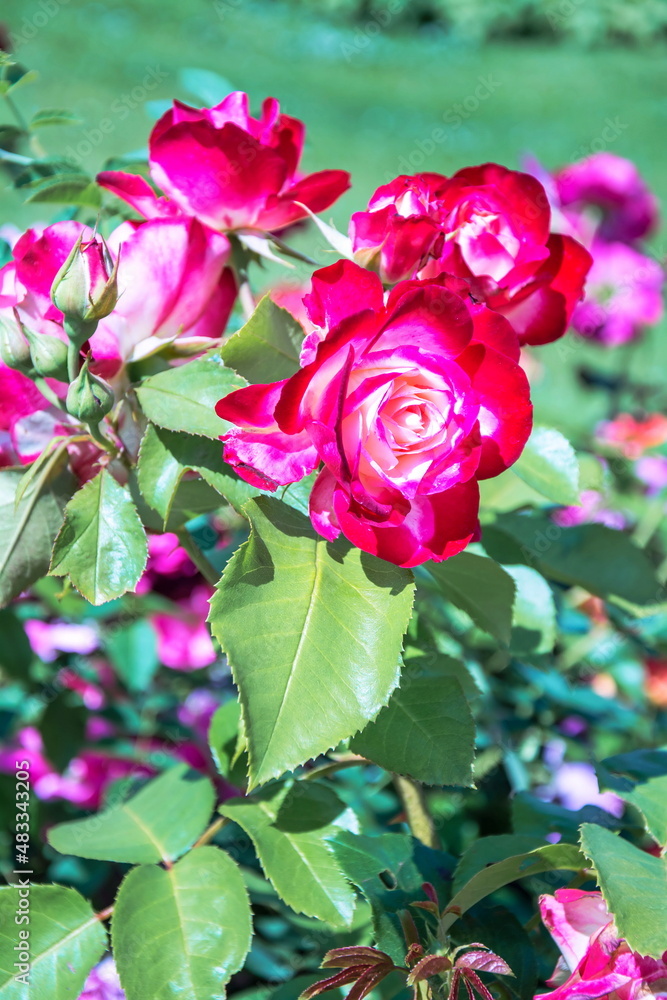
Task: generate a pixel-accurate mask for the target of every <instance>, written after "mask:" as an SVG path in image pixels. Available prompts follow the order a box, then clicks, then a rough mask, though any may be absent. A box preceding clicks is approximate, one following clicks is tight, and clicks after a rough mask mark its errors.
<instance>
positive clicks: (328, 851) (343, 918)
mask: <svg viewBox="0 0 667 1000" xmlns="http://www.w3.org/2000/svg"><path fill="white" fill-rule="evenodd" d="M220 811H221V812H222V814H223V816H226V817H227V818H228V819H233V820H234V822H235V823H238V825H239V826H240V827H242V829H243V830H245V832H246V833H247V834H248V836H249V837H250V838H251V840H252V842H253V844H254V846H255V850H256V851H257V857H258V858H259V860H260V863H261V865H262V868H263V870H264V874H265V875H266V877H267V878H268V879H269V880H270V882H271V884H272V885H273V887H274V888H275V890H276V892H277V893H278V894H279V895H280V896H281V898H282V899H284V900H285V902H286V903H287V904H288V905H289V906H291V907H292V909H294V910H296V911H297V913H305V914H306V915H307V916H311V917H318V918H319V919H320V920H326V921H327V922H328V923H330V924H333V926H345V925H349V924H350V923H351V921H352V916H353V913H354V902H355V900H354V893H353V891H352V889H351V887H350V885H349V883H348V881H347V879H346V878H345V876H344V875H343V873H342V871H341V870H340V867H339V865H338V864H337V862H336V859H335V857H334V853H333V849H332V847H331V845H330V844H329V843H328V839H329V838H331V837H333V836H335V834H336V833H338V832H339V831H341V830H345V829H350V827H354V825H355V824H356V819H355V816H354V813H353V812H352V811H351V810H349V809H347V808H346V807H345V805H344V804H343V803H342V802H341V801H340V799H339V798H338V796H337V795H336V794H335V792H334V791H333V789H331V788H330V787H328V786H327V785H324V784H321V783H319V782H315V781H298V782H295V783H294V784H290V783H271V784H270V785H269V786H268V787H267V788H265V789H262V790H260V791H259V792H256V793H255V794H254V795H252V796H250V797H249V798H246V799H232V800H231V801H230V802H227V803H225V804H224V805H223V806H222V807H221V809H220Z"/></svg>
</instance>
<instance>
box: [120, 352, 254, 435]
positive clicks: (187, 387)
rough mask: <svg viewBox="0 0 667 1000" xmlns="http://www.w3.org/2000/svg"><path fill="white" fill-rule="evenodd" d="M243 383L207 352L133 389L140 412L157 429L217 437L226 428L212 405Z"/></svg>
mask: <svg viewBox="0 0 667 1000" xmlns="http://www.w3.org/2000/svg"><path fill="white" fill-rule="evenodd" d="M242 385H245V382H244V380H243V379H242V378H239V376H238V375H237V374H236V373H235V372H233V371H231V370H230V369H229V368H225V366H224V365H223V363H222V361H221V359H220V356H219V355H218V354H216V353H214V352H210V353H209V354H208V355H206V356H205V357H203V358H197V359H196V360H195V361H189V362H188V363H187V364H184V365H180V366H179V367H177V368H169V369H167V371H163V372H158V374H157V375H151V376H150V378H147V379H145V380H144V381H143V382H142V383H141V385H140V386H139V387H138V388H137V396H138V397H139V402H140V403H141V408H142V409H143V411H144V413H145V414H146V416H147V417H148V419H149V420H151V421H152V422H153V423H154V424H157V425H158V427H165V428H166V429H167V430H171V431H186V432H187V433H188V434H200V435H201V436H202V437H209V438H219V437H220V435H221V434H224V433H225V431H226V430H227V429H228V428H229V424H228V423H227V422H226V421H225V420H222V419H221V418H220V417H219V416H218V415H217V413H216V412H215V404H216V403H217V402H218V400H219V399H222V397H223V396H226V395H227V393H229V392H231V391H232V390H233V389H239V388H240V387H241V386H242Z"/></svg>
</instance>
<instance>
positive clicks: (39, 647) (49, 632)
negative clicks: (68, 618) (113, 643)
mask: <svg viewBox="0 0 667 1000" xmlns="http://www.w3.org/2000/svg"><path fill="white" fill-rule="evenodd" d="M25 630H26V634H27V636H28V640H29V642H30V645H31V647H32V651H33V652H34V653H35V654H36V656H38V657H39V658H40V660H44V662H45V663H51V662H52V661H53V660H55V659H56V657H57V656H58V655H59V653H80V654H81V655H83V656H85V655H87V654H88V653H94V652H95V650H96V649H99V645H100V640H99V636H98V634H97V630H96V629H95V628H93V626H92V625H80V624H70V623H69V622H44V621H41V620H40V619H38V618H29V619H28V620H27V621H26V622H25Z"/></svg>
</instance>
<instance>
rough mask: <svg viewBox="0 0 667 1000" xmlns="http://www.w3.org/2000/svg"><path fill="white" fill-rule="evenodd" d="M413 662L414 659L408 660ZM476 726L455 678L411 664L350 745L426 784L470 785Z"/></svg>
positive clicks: (356, 750)
mask: <svg viewBox="0 0 667 1000" xmlns="http://www.w3.org/2000/svg"><path fill="white" fill-rule="evenodd" d="M412 662H413V663H415V662H416V661H412ZM474 742H475V726H474V723H473V719H472V715H471V714H470V709H469V708H468V703H467V701H466V698H465V695H464V693H463V689H462V688H461V685H460V683H459V682H458V680H457V679H456V678H455V677H441V676H438V674H437V673H436V672H435V671H428V672H425V673H424V675H423V676H421V675H420V674H419V673H417V672H416V671H415V670H414V669H413V670H411V671H405V670H404V672H403V673H402V675H401V682H400V686H399V687H398V688H397V689H396V690H395V691H394V693H393V695H392V696H391V698H390V700H389V704H388V705H387V706H386V708H383V709H382V711H381V712H380V714H379V715H378V717H377V719H375V720H374V721H373V722H370V723H369V724H368V725H367V726H366V728H365V729H363V730H362V731H361V733H359V735H358V736H355V737H354V739H353V740H352V742H351V744H350V749H352V750H354V752H355V753H358V754H361V755H362V756H363V757H367V758H368V759H369V760H372V761H374V762H375V763H376V764H379V765H380V766H381V767H385V768H387V770H389V771H395V772H396V773H397V774H405V775H409V776H410V777H412V778H417V779H418V780H419V781H423V782H424V783H425V784H427V785H463V786H470V785H472V762H473V756H474Z"/></svg>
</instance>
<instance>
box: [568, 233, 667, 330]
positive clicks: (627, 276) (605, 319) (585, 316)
mask: <svg viewBox="0 0 667 1000" xmlns="http://www.w3.org/2000/svg"><path fill="white" fill-rule="evenodd" d="M591 254H592V256H593V266H592V267H591V270H590V272H589V275H588V280H587V283H586V298H585V299H584V301H583V302H581V303H579V305H577V307H576V309H575V310H574V314H573V316H572V326H573V327H574V329H575V330H577V331H578V332H579V333H580V334H581V335H582V336H584V337H589V338H590V339H591V340H596V341H599V342H600V343H602V344H605V345H606V346H607V347H616V346H618V344H625V343H627V342H628V341H629V340H634V339H636V338H637V337H638V336H639V335H640V334H641V333H642V331H643V329H644V328H645V327H647V326H652V325H653V324H654V323H657V322H658V321H659V320H660V319H661V318H662V314H663V304H662V296H663V287H664V284H665V274H664V271H663V269H662V267H661V266H660V264H659V263H658V262H657V261H656V260H653V258H651V257H646V256H645V255H644V254H641V253H639V252H638V251H637V250H635V249H634V248H633V247H630V246H627V244H625V243H606V242H604V241H603V240H600V239H597V240H595V242H594V243H593V245H592V247H591Z"/></svg>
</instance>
